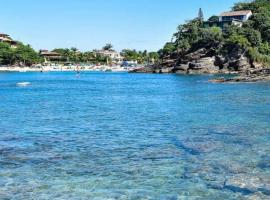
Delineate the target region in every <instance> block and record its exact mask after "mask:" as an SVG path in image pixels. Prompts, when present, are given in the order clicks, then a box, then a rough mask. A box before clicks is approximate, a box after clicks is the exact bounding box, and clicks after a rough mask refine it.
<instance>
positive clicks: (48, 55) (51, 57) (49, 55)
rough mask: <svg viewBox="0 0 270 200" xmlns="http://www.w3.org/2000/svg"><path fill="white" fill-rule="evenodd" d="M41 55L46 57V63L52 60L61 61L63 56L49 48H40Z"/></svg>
mask: <svg viewBox="0 0 270 200" xmlns="http://www.w3.org/2000/svg"><path fill="white" fill-rule="evenodd" d="M39 55H40V56H41V57H43V58H44V60H45V63H48V62H52V61H57V62H58V61H61V60H62V56H61V54H59V53H57V52H53V51H48V50H40V51H39Z"/></svg>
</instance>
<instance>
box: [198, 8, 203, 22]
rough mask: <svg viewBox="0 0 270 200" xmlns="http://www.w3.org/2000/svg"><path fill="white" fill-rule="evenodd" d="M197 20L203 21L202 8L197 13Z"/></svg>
mask: <svg viewBox="0 0 270 200" xmlns="http://www.w3.org/2000/svg"><path fill="white" fill-rule="evenodd" d="M198 19H199V20H201V21H203V20H204V16H203V11H202V8H200V9H199V13H198Z"/></svg>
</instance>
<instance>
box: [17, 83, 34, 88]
mask: <svg viewBox="0 0 270 200" xmlns="http://www.w3.org/2000/svg"><path fill="white" fill-rule="evenodd" d="M16 85H17V86H18V87H26V86H28V85H31V83H30V82H20V83H17V84H16Z"/></svg>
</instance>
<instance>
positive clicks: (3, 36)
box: [0, 33, 17, 48]
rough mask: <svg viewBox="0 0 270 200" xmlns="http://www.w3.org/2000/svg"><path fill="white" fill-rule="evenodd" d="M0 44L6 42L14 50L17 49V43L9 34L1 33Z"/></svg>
mask: <svg viewBox="0 0 270 200" xmlns="http://www.w3.org/2000/svg"><path fill="white" fill-rule="evenodd" d="M0 42H5V43H8V44H10V45H11V47H12V48H16V47H17V42H16V41H14V40H13V39H12V38H11V37H10V36H9V35H8V34H5V33H0Z"/></svg>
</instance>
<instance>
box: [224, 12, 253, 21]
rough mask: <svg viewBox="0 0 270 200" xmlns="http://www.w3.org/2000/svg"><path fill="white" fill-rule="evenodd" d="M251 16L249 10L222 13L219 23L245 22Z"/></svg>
mask: <svg viewBox="0 0 270 200" xmlns="http://www.w3.org/2000/svg"><path fill="white" fill-rule="evenodd" d="M251 16H252V11H251V10H240V11H232V12H224V13H222V14H220V16H219V21H220V22H228V21H240V22H245V21H247V20H248V19H249V18H250V17H251Z"/></svg>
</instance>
